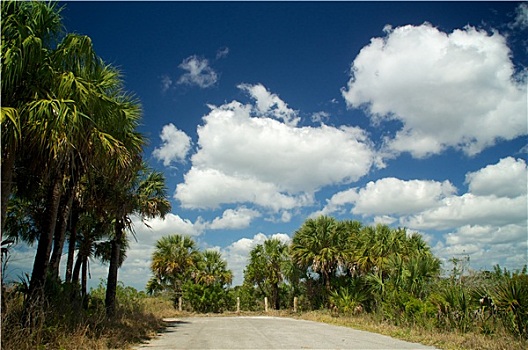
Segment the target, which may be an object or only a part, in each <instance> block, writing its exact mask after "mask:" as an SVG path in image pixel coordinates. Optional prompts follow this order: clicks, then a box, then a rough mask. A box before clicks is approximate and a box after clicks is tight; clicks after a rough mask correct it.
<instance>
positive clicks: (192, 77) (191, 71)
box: [178, 56, 218, 88]
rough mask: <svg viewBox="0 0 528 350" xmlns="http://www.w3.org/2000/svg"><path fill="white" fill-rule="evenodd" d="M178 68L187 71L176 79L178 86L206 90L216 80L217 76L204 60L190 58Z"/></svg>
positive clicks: (196, 57) (194, 57)
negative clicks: (193, 86) (194, 86)
mask: <svg viewBox="0 0 528 350" xmlns="http://www.w3.org/2000/svg"><path fill="white" fill-rule="evenodd" d="M178 67H179V68H181V69H183V70H184V71H187V73H184V74H183V75H182V76H181V77H180V79H178V84H184V85H191V86H192V85H196V86H199V87H201V88H208V87H211V86H213V85H214V84H215V83H216V82H217V80H218V74H217V73H216V72H215V71H214V70H213V69H212V68H211V67H210V66H209V61H208V60H207V59H205V58H200V57H198V56H190V57H187V58H186V59H184V60H183V62H182V63H181V64H180V65H179V66H178Z"/></svg>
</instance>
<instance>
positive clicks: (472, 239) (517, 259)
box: [433, 222, 528, 270]
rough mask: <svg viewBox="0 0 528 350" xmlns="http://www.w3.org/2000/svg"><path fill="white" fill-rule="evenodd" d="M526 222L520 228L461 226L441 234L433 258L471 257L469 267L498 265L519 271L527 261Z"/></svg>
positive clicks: (515, 226)
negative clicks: (441, 238)
mask: <svg viewBox="0 0 528 350" xmlns="http://www.w3.org/2000/svg"><path fill="white" fill-rule="evenodd" d="M527 230H528V228H527V227H526V222H525V223H524V224H521V225H505V226H501V227H496V226H490V225H483V226H481V225H464V226H462V227H460V228H458V229H455V230H454V231H452V232H449V233H447V234H445V235H444V241H440V242H438V243H437V244H436V245H435V246H434V247H433V252H434V253H435V255H437V256H439V257H441V258H442V259H443V260H444V261H447V260H449V259H451V258H453V257H457V258H460V257H464V256H469V257H470V263H471V266H473V267H475V268H477V269H480V268H484V269H488V270H491V268H492V267H493V266H494V265H497V264H500V265H501V267H506V268H508V269H512V270H515V269H520V268H522V266H523V265H525V264H527V262H528V256H527V251H528V243H527V242H528V237H527V232H528V231H527Z"/></svg>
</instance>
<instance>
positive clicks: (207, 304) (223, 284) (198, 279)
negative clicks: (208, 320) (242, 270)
mask: <svg viewBox="0 0 528 350" xmlns="http://www.w3.org/2000/svg"><path fill="white" fill-rule="evenodd" d="M200 255H201V256H200V259H199V261H198V263H197V265H196V270H195V272H194V273H193V274H192V275H193V276H192V279H190V280H188V281H187V282H186V283H184V285H183V288H182V289H183V293H184V296H185V298H186V299H187V300H189V302H190V303H191V306H192V307H193V309H194V310H195V311H199V312H220V311H222V310H223V309H225V308H226V307H227V306H228V304H229V294H228V290H227V288H228V286H229V285H230V284H231V282H232V280H233V273H232V272H231V271H230V270H228V269H227V262H226V261H225V260H224V259H222V255H221V254H220V252H217V251H214V250H206V251H204V252H202V253H201V254H200Z"/></svg>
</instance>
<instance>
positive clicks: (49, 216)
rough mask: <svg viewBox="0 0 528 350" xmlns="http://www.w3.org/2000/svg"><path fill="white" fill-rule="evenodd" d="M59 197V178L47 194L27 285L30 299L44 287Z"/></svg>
mask: <svg viewBox="0 0 528 350" xmlns="http://www.w3.org/2000/svg"><path fill="white" fill-rule="evenodd" d="M60 197H61V184H60V177H56V178H55V179H54V180H53V183H52V185H51V186H50V189H49V192H48V200H47V207H46V211H45V216H44V217H45V218H44V220H45V221H44V225H43V226H44V227H43V230H42V232H41V233H40V237H39V242H38V246H37V253H36V255H35V261H34V263H33V272H32V274H31V282H30V284H29V295H30V298H31V297H32V296H33V295H34V296H37V295H36V292H38V291H40V290H41V289H42V287H43V286H44V282H45V280H46V274H47V272H48V266H49V264H48V263H49V258H50V253H51V243H52V239H53V234H54V232H55V227H56V224H57V216H58V212H59V202H60Z"/></svg>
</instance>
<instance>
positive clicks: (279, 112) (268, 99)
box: [238, 84, 300, 126]
mask: <svg viewBox="0 0 528 350" xmlns="http://www.w3.org/2000/svg"><path fill="white" fill-rule="evenodd" d="M238 88H239V89H241V90H244V91H246V92H248V93H249V95H250V96H251V97H252V98H253V99H254V100H255V102H256V104H255V110H256V113H257V115H260V116H269V117H273V118H277V119H279V120H282V121H283V122H284V123H285V124H287V125H292V126H295V125H297V124H298V123H299V120H300V118H299V117H298V116H297V112H296V111H294V110H293V109H291V108H289V107H288V104H287V103H286V102H284V101H283V100H281V99H280V98H279V96H277V95H276V94H273V93H271V92H269V91H268V90H267V89H266V88H265V87H264V86H263V85H262V84H256V85H249V84H240V85H238Z"/></svg>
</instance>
